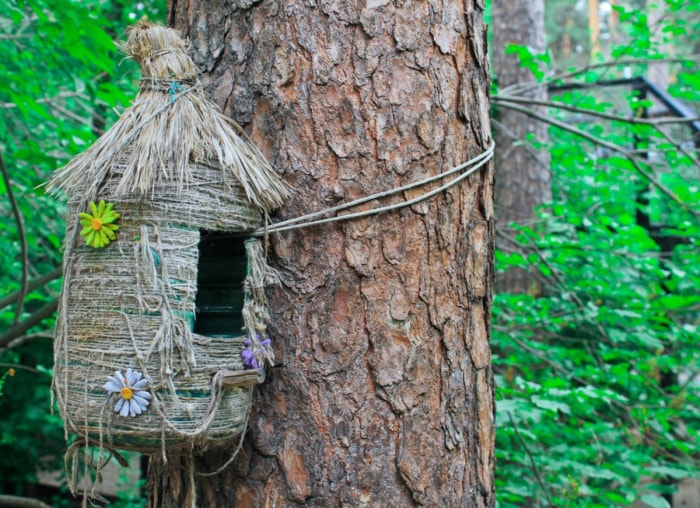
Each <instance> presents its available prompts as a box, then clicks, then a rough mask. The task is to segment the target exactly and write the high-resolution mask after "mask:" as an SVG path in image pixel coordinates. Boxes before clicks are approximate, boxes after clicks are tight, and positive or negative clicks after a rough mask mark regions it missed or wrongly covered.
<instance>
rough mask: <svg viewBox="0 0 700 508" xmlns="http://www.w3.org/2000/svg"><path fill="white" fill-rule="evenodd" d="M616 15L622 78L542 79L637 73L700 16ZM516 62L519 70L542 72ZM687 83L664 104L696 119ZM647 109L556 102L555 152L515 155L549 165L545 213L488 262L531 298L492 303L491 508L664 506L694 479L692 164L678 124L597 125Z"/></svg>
mask: <svg viewBox="0 0 700 508" xmlns="http://www.w3.org/2000/svg"><path fill="white" fill-rule="evenodd" d="M618 9H619V12H620V13H623V12H624V17H623V16H622V15H620V21H621V23H622V21H624V22H625V25H624V26H621V29H622V30H627V31H628V33H629V34H630V38H628V39H626V42H625V44H623V45H620V46H613V47H612V48H611V52H612V54H613V55H615V56H617V57H620V60H619V64H618V65H612V66H601V67H594V68H590V69H588V70H587V71H586V72H581V73H574V74H570V75H568V76H564V75H562V74H556V73H554V72H552V71H551V70H549V69H541V72H540V73H539V75H540V80H541V81H542V82H544V83H547V82H551V81H553V80H554V81H555V82H558V83H563V82H564V78H565V77H566V78H567V79H566V80H565V81H566V82H571V79H570V78H574V79H576V80H577V81H578V82H582V81H587V82H595V81H597V80H599V79H610V78H613V77H622V76H624V75H625V74H628V75H630V74H631V75H644V72H645V70H646V66H644V65H631V64H624V62H626V61H629V59H630V58H639V57H644V58H647V57H648V56H650V55H651V56H663V55H664V52H663V49H664V47H663V46H662V45H660V42H659V41H654V40H652V39H651V34H652V33H659V32H660V33H672V32H673V31H674V30H676V28H674V27H673V23H674V20H677V19H679V18H683V19H684V20H685V22H684V24H683V25H682V26H683V27H685V28H687V29H688V30H690V29H691V27H695V28H693V29H696V28H697V25H698V23H699V21H698V20H699V19H700V16H698V11H699V9H700V6H698V5H696V4H693V3H690V4H689V3H687V2H679V1H668V2H667V3H666V4H665V9H666V12H665V17H664V18H663V19H662V21H661V22H660V25H659V26H653V27H650V26H647V24H646V23H647V22H646V20H647V18H646V14H645V12H643V11H641V10H639V9H633V8H631V7H629V6H628V7H619V8H618ZM684 50H686V51H687V48H675V51H676V55H679V54H680V55H682V54H683V51H684ZM511 51H516V52H520V53H522V54H523V56H524V58H522V59H521V60H522V62H523V65H526V66H532V65H533V63H535V64H537V65H541V63H542V62H544V61H545V60H546V59H545V58H537V55H529V54H528V50H527V49H526V48H514V49H511ZM696 71H697V65H696V64H695V63H693V62H692V61H687V62H682V63H680V64H677V65H675V66H672V67H671V68H670V74H671V79H672V82H674V83H673V85H672V86H671V87H670V92H671V93H672V94H673V95H674V96H675V97H677V98H679V99H683V101H685V103H686V104H688V103H690V104H692V103H695V107H696V109H698V106H700V87H699V86H698V84H699V83H698V81H697V74H696ZM507 93H508V92H506V93H503V94H502V95H501V96H500V97H499V95H496V96H495V97H494V102H495V104H497V106H498V107H516V108H517V107H521V106H522V104H523V103H522V102H520V103H517V102H515V101H514V99H513V100H509V99H508V98H507ZM649 99H650V98H649V97H644V96H642V95H641V94H640V93H639V92H638V91H634V90H631V89H630V88H626V89H625V88H616V89H614V90H613V89H600V88H595V89H585V90H570V91H564V92H554V93H553V95H552V98H551V100H552V104H550V107H549V108H548V109H547V112H546V114H545V115H544V116H543V115H540V119H544V120H546V121H550V122H551V124H552V127H551V129H550V143H549V145H548V146H547V147H540V146H538V144H537V141H536V140H524V141H523V142H525V143H529V144H530V145H531V147H532V148H533V149H547V150H548V151H549V154H550V156H551V169H552V173H553V181H554V186H553V193H554V201H553V203H551V204H549V206H546V207H543V208H542V209H541V210H540V211H539V221H538V222H537V223H536V224H534V225H529V226H522V225H520V226H517V227H516V230H517V234H516V236H515V237H513V238H511V239H510V241H511V246H512V248H507V249H506V248H504V249H502V250H501V251H500V252H498V253H497V258H496V265H497V269H498V270H507V269H512V268H513V267H520V268H524V269H526V270H528V271H529V272H531V273H533V274H536V276H537V279H538V284H536V285H534V286H533V288H532V291H530V293H529V294H503V293H502V294H497V295H495V299H494V322H493V330H494V331H493V338H492V345H493V360H494V369H495V373H496V385H497V395H496V397H497V427H498V433H497V436H498V437H497V445H496V454H497V464H498V466H497V470H496V474H497V480H496V481H497V496H498V500H499V506H500V507H501V508H505V507H511V506H528V507H529V506H544V505H547V506H549V505H551V506H571V507H576V506H580V507H595V506H600V507H609V506H622V505H629V504H630V503H632V502H633V501H635V500H643V501H644V502H645V503H647V505H649V506H652V507H656V506H669V504H668V501H669V499H670V493H671V492H673V490H674V482H677V481H678V480H681V479H683V478H688V477H692V476H696V475H697V471H698V466H699V465H700V464H699V461H698V459H699V457H700V441H699V440H698V438H699V437H700V436H698V432H699V430H700V382H698V379H700V378H699V375H700V351H699V349H698V344H699V343H700V334H699V333H698V331H699V325H700V320H699V319H698V315H699V314H698V309H700V296H698V294H697V288H698V287H700V249H698V243H699V242H700V241H699V240H698V238H700V221H699V219H698V212H699V211H700V207H699V206H698V204H699V203H700V186H698V183H697V174H698V168H700V164H699V163H698V154H697V152H696V150H695V147H693V145H692V144H689V143H688V142H687V140H688V139H690V138H691V132H690V128H689V127H688V125H689V124H688V123H686V124H678V125H663V126H662V125H655V124H654V122H653V121H650V122H647V123H633V122H629V121H624V120H622V119H621V120H612V119H610V118H605V115H619V116H624V117H626V118H633V117H634V116H635V115H637V116H639V115H640V114H641V113H643V112H644V111H645V110H644V108H646V107H648V106H651V102H650V101H649ZM566 108H568V110H567V109H566ZM571 110H572V111H573V114H572V111H571ZM586 112H587V114H585V113H586ZM557 121H559V122H560V123H558V122H557ZM583 136H585V137H583ZM682 141H683V142H685V143H682ZM644 174H647V175H652V177H653V178H654V179H655V180H657V181H658V184H659V185H657V184H655V183H653V182H650V180H649V179H648V178H646V177H645V176H644ZM662 187H663V188H662ZM664 189H665V190H664ZM666 191H667V192H666Z"/></svg>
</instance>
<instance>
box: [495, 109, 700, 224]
mask: <svg viewBox="0 0 700 508" xmlns="http://www.w3.org/2000/svg"><path fill="white" fill-rule="evenodd" d="M499 103H500V104H501V105H502V106H503V107H504V108H508V109H512V110H513V111H519V112H521V113H523V114H525V115H527V116H529V117H532V118H536V119H537V120H540V121H542V122H546V123H548V124H550V125H553V126H555V127H559V128H560V129H562V130H565V131H567V132H571V133H572V134H576V135H578V136H580V137H582V138H584V139H587V140H588V141H590V142H591V143H593V144H596V145H599V146H603V147H605V148H609V149H610V150H612V151H614V152H617V153H619V154H621V155H623V156H624V157H625V158H626V159H627V160H629V161H630V162H631V163H632V165H633V166H634V169H635V170H636V171H637V173H639V174H640V175H641V176H642V177H644V178H645V179H647V180H648V181H649V182H650V183H651V184H652V185H654V187H656V188H657V189H659V190H660V191H661V192H662V193H663V194H665V195H666V196H667V197H668V198H669V199H671V200H672V201H673V202H675V203H676V204H677V205H679V206H680V207H681V208H683V209H684V210H686V211H687V212H688V213H690V214H692V215H693V216H694V217H695V218H696V219H698V218H700V212H698V211H696V210H693V209H692V208H690V206H688V204H686V203H684V202H683V201H682V200H681V199H680V198H679V197H678V196H676V195H675V194H674V193H673V191H671V190H670V189H669V188H668V187H666V186H665V185H664V184H662V183H661V182H660V181H658V180H657V179H656V178H655V177H654V175H652V174H650V173H649V172H648V171H647V170H645V169H644V168H643V167H642V165H641V164H640V161H639V158H638V157H635V156H634V154H633V153H631V152H630V151H629V150H627V149H625V148H622V147H621V146H619V145H616V144H615V143H611V142H610V141H605V140H604V139H600V138H598V137H596V136H594V135H592V134H589V133H588V132H586V131H583V130H581V129H579V128H577V127H574V126H572V125H569V124H567V123H564V122H562V121H560V120H557V119H555V118H552V117H550V116H547V115H541V114H539V113H537V112H535V111H533V110H531V109H528V108H524V107H522V106H518V105H516V104H513V103H511V102H508V101H507V100H504V99H501V100H500V101H499Z"/></svg>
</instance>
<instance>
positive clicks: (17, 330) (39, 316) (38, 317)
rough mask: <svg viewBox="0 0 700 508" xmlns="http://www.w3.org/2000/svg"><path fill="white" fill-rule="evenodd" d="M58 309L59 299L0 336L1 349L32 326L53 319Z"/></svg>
mask: <svg viewBox="0 0 700 508" xmlns="http://www.w3.org/2000/svg"><path fill="white" fill-rule="evenodd" d="M56 309H58V299H56V300H52V301H50V302H49V303H47V304H45V305H44V306H43V307H41V308H39V310H37V311H35V312H34V313H33V314H31V315H30V316H29V317H28V318H27V319H25V320H24V321H20V322H19V323H16V324H14V325H12V326H11V327H10V329H9V330H7V331H5V332H4V333H2V334H0V348H3V347H5V346H6V345H7V344H9V343H10V342H12V341H13V340H14V339H16V338H17V337H20V336H22V335H23V334H24V333H25V332H26V331H27V330H29V329H30V328H31V327H32V326H36V325H38V324H39V323H41V322H42V321H43V320H44V319H46V318H49V317H51V315H52V314H53V313H54V312H56Z"/></svg>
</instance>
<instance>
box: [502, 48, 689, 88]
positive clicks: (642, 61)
mask: <svg viewBox="0 0 700 508" xmlns="http://www.w3.org/2000/svg"><path fill="white" fill-rule="evenodd" d="M697 60H700V55H689V56H687V57H677V58H630V59H626V60H622V59H616V60H612V61H610V62H601V63H598V64H591V65H586V66H585V67H581V68H580V69H576V70H573V71H570V72H562V73H559V74H554V75H553V76H551V77H549V78H548V79H547V81H545V82H542V83H538V82H536V81H530V82H527V83H515V84H513V85H511V86H508V87H506V88H503V89H502V90H500V91H499V93H505V92H507V93H513V92H516V91H517V93H524V92H525V91H528V90H530V89H532V88H538V87H541V86H547V85H549V84H551V83H555V82H557V81H563V80H565V79H571V78H575V77H576V76H580V75H581V74H585V73H587V72H589V71H592V70H596V69H603V68H609V67H618V66H623V65H651V64H657V63H682V62H693V61H697Z"/></svg>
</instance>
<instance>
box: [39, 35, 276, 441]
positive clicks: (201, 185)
mask: <svg viewBox="0 0 700 508" xmlns="http://www.w3.org/2000/svg"><path fill="white" fill-rule="evenodd" d="M123 49H124V51H125V52H126V53H127V55H129V56H130V57H132V58H134V59H135V60H136V61H137V62H138V63H139V64H140V66H141V70H142V80H141V86H140V90H139V93H138V96H137V97H136V98H135V100H134V101H133V103H132V105H131V107H129V108H128V109H127V110H126V111H124V113H123V114H122V115H121V117H120V119H119V120H118V121H117V122H116V123H115V125H114V126H113V127H112V128H111V129H110V130H109V131H108V132H106V133H105V134H104V135H103V136H102V137H101V138H100V139H99V140H98V141H97V142H96V143H95V144H94V145H93V146H92V147H90V148H89V149H88V150H87V151H86V152H84V153H83V154H81V155H79V156H78V157H76V158H75V159H73V160H72V161H71V162H70V163H69V164H68V165H66V166H65V167H64V168H62V169H60V170H58V171H57V172H56V174H55V175H54V177H53V179H52V181H51V182H50V184H49V188H50V190H51V191H55V192H62V193H63V194H65V195H66V196H67V198H68V207H67V217H66V222H67V231H66V237H65V242H64V256H65V257H64V285H63V292H62V295H61V299H60V308H59V315H58V319H57V326H56V340H55V370H54V393H55V395H56V399H57V401H58V405H59V408H60V412H61V416H62V417H63V419H64V422H65V427H66V431H67V432H69V431H70V432H74V433H76V434H78V436H79V441H81V440H82V442H84V443H92V444H96V445H99V446H103V447H106V448H114V449H131V450H137V451H141V452H146V453H152V452H161V451H162V452H166V451H168V452H169V451H178V450H188V451H189V450H192V449H196V448H198V447H199V448H206V447H209V446H213V445H217V444H221V443H224V442H227V441H228V440H230V439H232V438H235V437H237V436H240V435H241V434H242V433H243V432H244V430H245V425H246V421H247V417H248V413H249V410H250V404H251V390H252V385H254V384H256V383H259V382H260V381H261V380H262V379H263V369H262V367H263V365H264V362H265V360H266V359H271V355H272V352H271V349H270V347H269V342H270V341H269V339H268V338H267V337H266V333H265V330H266V326H267V322H268V319H269V317H268V316H269V315H268V312H267V301H266V299H265V293H264V290H263V286H264V285H266V284H268V283H270V282H274V279H275V273H274V271H273V270H271V269H270V268H269V267H268V266H267V264H266V262H265V256H264V253H263V249H262V247H261V245H260V242H259V241H258V240H255V239H246V236H249V233H250V232H251V231H253V230H255V229H257V228H259V227H260V226H261V225H262V222H263V219H262V217H263V214H265V213H267V212H268V211H270V210H272V209H274V208H276V207H278V206H279V205H280V204H281V203H282V201H283V200H284V198H285V197H286V196H287V193H288V192H287V188H286V186H285V185H284V183H283V182H282V181H281V180H280V179H279V177H278V176H277V174H276V173H275V172H274V171H273V170H272V168H271V167H270V166H269V164H268V163H267V162H266V161H265V159H264V158H263V156H262V155H261V154H260V152H259V151H258V150H257V149H256V148H255V147H254V146H253V145H252V143H251V142H250V141H249V140H248V139H247V138H246V136H245V134H244V133H243V132H242V130H241V129H240V128H239V127H238V126H237V125H236V124H234V123H233V122H231V121H230V120H229V119H227V118H226V117H225V116H223V115H222V114H221V113H220V111H219V110H218V109H217V108H216V106H215V105H214V104H213V103H212V102H211V101H210V100H208V99H207V98H206V96H205V94H204V91H203V89H202V86H201V84H200V83H199V81H198V78H197V70H196V68H195V66H194V64H193V62H192V60H191V59H190V57H189V56H188V54H187V47H186V43H185V41H183V40H182V39H181V38H180V36H179V35H178V34H177V32H175V31H174V30H171V29H168V28H164V27H160V26H155V25H151V24H148V23H141V24H139V25H137V26H135V27H133V28H132V29H131V30H130V32H129V37H128V41H127V42H126V43H125V44H123Z"/></svg>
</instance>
